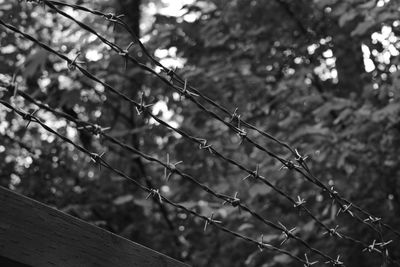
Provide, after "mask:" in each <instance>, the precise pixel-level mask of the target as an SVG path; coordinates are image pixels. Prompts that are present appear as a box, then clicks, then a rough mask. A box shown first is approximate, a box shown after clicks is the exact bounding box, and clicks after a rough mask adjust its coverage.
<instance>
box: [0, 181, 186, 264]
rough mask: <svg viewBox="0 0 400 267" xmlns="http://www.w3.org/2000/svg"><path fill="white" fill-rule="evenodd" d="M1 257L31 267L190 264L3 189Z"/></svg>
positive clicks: (0, 204) (0, 228) (0, 219)
mask: <svg viewBox="0 0 400 267" xmlns="http://www.w3.org/2000/svg"><path fill="white" fill-rule="evenodd" d="M160 234H162V233H160ZM0 255H1V256H3V257H6V258H9V259H12V260H14V261H18V262H21V263H24V264H27V265H30V266H33V267H36V266H37V267H46V266H52V267H54V266H60V267H63V266H66V267H67V266H68V267H75V266H85V267H89V266H93V267H94V266H96V267H101V266H108V267H109V266H112V267H119V266H121V267H130V266H143V267H146V266H156V267H157V266H166V267H169V266H178V267H180V266H188V265H186V264H183V263H181V262H178V261H176V260H174V259H172V258H169V257H168V256H165V255H163V254H160V253H158V252H156V251H153V250H151V249H149V248H146V247H144V246H141V245H139V244H136V243H134V242H131V241H129V240H127V239H124V238H122V237H119V236H117V235H114V234H112V233H110V232H108V231H105V230H103V229H100V228H98V227H96V226H93V225H91V224H88V223H86V222H84V221H82V220H79V219H77V218H74V217H72V216H70V215H67V214H65V213H62V212H60V211H58V210H56V209H53V208H50V207H48V206H46V205H44V204H42V203H39V202H37V201H34V200H32V199H29V198H27V197H24V196H21V195H19V194H16V193H14V192H12V191H10V190H7V189H5V188H3V187H0Z"/></svg>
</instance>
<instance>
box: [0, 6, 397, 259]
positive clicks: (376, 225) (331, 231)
mask: <svg viewBox="0 0 400 267" xmlns="http://www.w3.org/2000/svg"><path fill="white" fill-rule="evenodd" d="M29 2H31V1H29ZM34 2H40V4H42V5H43V8H49V9H50V10H52V11H54V12H55V13H56V14H59V15H61V16H63V17H65V18H66V19H68V20H70V21H72V22H73V23H75V24H77V25H78V26H79V27H80V28H82V29H83V30H85V31H87V32H89V33H91V34H94V35H95V36H96V37H97V38H98V39H99V40H100V41H101V42H103V43H104V44H105V45H107V46H108V47H109V48H110V49H111V50H112V51H114V52H116V53H117V54H118V55H120V56H121V57H122V58H124V60H125V62H126V64H127V62H131V63H133V64H135V65H136V66H138V67H139V68H141V69H142V70H143V71H145V72H148V73H150V74H151V75H152V76H153V77H154V78H156V79H159V80H160V81H162V82H163V84H164V85H165V86H166V87H167V88H169V89H172V90H174V91H175V92H177V93H179V94H180V95H181V96H184V98H183V99H185V100H187V101H190V102H192V103H193V104H194V105H195V106H197V107H198V108H199V109H200V110H202V111H203V112H205V113H206V114H207V115H208V116H209V117H211V118H212V119H214V120H217V121H219V122H221V123H222V124H224V125H225V126H227V128H228V129H229V130H230V131H231V132H233V133H234V134H236V135H238V136H239V137H240V139H241V142H246V143H248V144H250V145H252V146H253V147H255V148H257V149H258V150H260V151H262V152H263V153H265V154H267V155H268V156H269V157H271V158H273V159H274V160H276V161H278V162H279V163H280V164H281V165H282V168H285V169H287V170H288V171H293V172H296V173H298V174H300V175H301V176H302V177H304V178H305V180H306V181H308V182H309V183H311V184H312V185H314V186H316V187H318V188H320V189H321V190H322V191H323V192H324V193H325V194H326V195H327V196H328V197H329V198H330V199H332V201H333V202H335V203H337V204H338V205H339V207H340V209H339V212H338V213H337V215H336V216H339V215H340V214H346V215H347V216H349V217H350V218H352V219H354V220H355V221H356V222H357V223H360V224H362V225H365V226H367V227H368V229H370V230H371V231H372V232H373V233H375V235H376V238H375V239H373V240H372V241H371V242H370V243H365V242H364V241H361V240H358V239H356V238H354V237H352V236H350V235H348V234H346V233H343V232H341V231H340V230H339V228H340V227H339V225H337V226H335V227H332V226H329V225H326V224H325V223H324V222H323V221H322V220H320V219H318V217H317V216H316V215H314V214H313V213H312V212H311V210H310V209H309V208H308V207H307V206H306V202H305V200H304V199H303V198H302V197H301V196H296V197H295V198H293V197H292V196H290V195H289V194H288V193H286V192H285V191H284V190H283V189H281V188H279V187H278V186H277V185H275V184H274V183H273V182H272V181H271V180H269V179H268V178H266V177H264V176H262V175H261V171H262V170H260V168H259V166H258V165H257V166H256V168H255V170H254V169H250V168H249V167H246V166H244V165H243V164H242V163H240V162H238V161H236V160H234V159H232V158H230V157H228V156H226V155H225V154H223V152H221V151H219V150H217V149H215V148H214V147H213V145H212V144H210V142H209V141H208V140H207V137H205V136H192V135H190V134H188V133H187V132H185V131H183V130H182V129H180V128H178V127H174V126H172V125H171V124H169V123H168V122H166V121H165V120H163V119H160V118H159V117H158V116H157V115H154V114H153V112H152V104H150V103H145V97H144V96H143V94H142V95H141V97H140V98H139V100H138V101H135V100H133V99H131V98H130V97H129V96H127V95H125V94H124V93H122V92H121V91H120V90H118V89H116V88H114V87H113V86H111V85H109V84H107V83H106V82H104V81H102V79H101V78H99V77H97V76H96V75H95V74H92V73H91V72H89V71H88V70H87V69H85V68H83V67H82V66H81V65H80V63H79V60H78V56H79V55H77V56H76V57H75V58H73V59H70V58H69V57H67V56H66V55H64V54H62V53H60V52H59V51H57V50H56V49H54V48H52V47H51V46H49V45H47V44H45V43H43V42H41V41H39V40H38V39H37V38H35V37H34V36H32V35H30V34H27V33H26V32H24V31H22V30H20V29H18V28H17V27H16V26H13V25H11V24H8V23H6V22H5V21H3V20H2V19H1V18H0V25H1V26H3V27H4V28H6V29H8V32H10V33H11V34H19V35H21V36H22V37H24V38H26V39H28V40H30V41H31V42H33V43H35V44H37V45H39V46H40V47H41V48H43V49H45V50H46V51H48V52H50V53H51V54H53V55H55V56H57V57H58V58H60V59H61V60H64V61H65V62H66V63H67V65H68V68H69V69H70V70H71V71H73V70H78V71H79V72H81V74H83V75H84V76H86V77H87V78H89V79H90V80H92V81H94V82H95V83H98V84H100V85H102V86H103V87H104V88H105V89H106V90H107V91H109V92H111V93H112V94H114V95H116V96H117V97H118V98H120V99H121V100H123V101H126V102H127V103H129V104H130V105H132V106H133V107H135V108H136V110H137V113H138V114H139V115H141V114H143V115H146V116H149V117H151V118H152V119H154V120H155V121H156V122H157V123H159V124H160V125H161V126H163V127H165V128H166V129H168V130H169V131H171V132H174V133H176V134H178V135H180V136H182V137H183V138H184V139H186V140H188V141H189V142H191V143H193V144H195V145H196V147H198V149H199V150H201V151H204V152H205V153H209V154H211V155H212V156H214V157H217V158H219V159H220V160H222V161H224V162H226V163H227V164H230V165H232V166H235V167H236V168H238V169H239V170H241V171H243V172H244V173H245V174H244V175H243V180H248V179H252V180H254V181H255V182H261V183H263V184H264V185H266V186H267V187H269V188H271V189H272V190H273V191H275V192H276V193H277V194H279V195H280V196H282V197H284V198H285V199H286V200H287V201H288V202H289V203H290V204H291V205H292V207H293V210H294V211H297V210H302V211H304V213H305V214H306V215H307V216H308V217H310V218H311V219H312V220H313V221H315V222H316V225H318V227H319V228H320V229H323V230H324V231H325V233H326V234H325V235H324V236H325V237H326V238H336V239H343V240H346V241H348V242H351V243H353V244H355V245H357V246H358V247H359V248H360V250H362V251H368V252H371V253H377V254H379V255H381V257H382V263H383V264H386V265H387V264H388V263H390V264H396V265H400V263H399V262H397V261H396V260H395V259H393V258H392V257H391V253H390V252H389V250H388V248H387V247H388V245H389V244H390V243H391V242H393V240H385V239H384V238H383V232H382V229H386V230H387V231H389V232H391V233H392V234H393V235H395V236H397V237H400V232H399V231H398V230H396V229H394V228H393V227H391V226H390V225H388V224H387V223H385V222H384V221H383V218H379V217H377V216H374V215H372V214H371V213H369V212H368V211H367V210H365V209H363V208H361V207H360V206H358V205H356V204H355V203H352V202H350V201H349V200H347V199H346V198H344V197H342V196H341V194H340V193H339V192H338V191H337V189H335V188H334V187H332V186H327V185H325V184H324V183H323V182H321V180H320V179H319V178H317V177H316V176H315V175H313V173H312V171H311V169H310V168H309V166H308V164H307V162H306V161H307V157H306V156H304V155H301V154H300V153H299V152H298V150H297V149H295V148H293V147H292V146H290V145H289V144H288V143H286V142H284V141H281V140H279V139H278V138H276V137H274V136H273V135H271V134H269V133H267V132H265V131H263V130H261V129H259V128H258V127H256V126H254V125H252V124H250V123H248V122H246V121H245V120H243V119H242V117H241V115H240V114H239V113H238V110H237V109H236V110H234V111H233V112H230V111H229V110H228V109H227V108H225V107H223V106H221V105H220V104H218V103H217V102H216V101H214V100H212V99H210V98H208V97H207V96H205V95H204V94H202V93H201V92H200V91H199V90H197V89H196V88H195V87H194V86H192V85H191V84H190V83H189V82H188V81H187V80H186V79H184V78H183V77H181V76H179V75H178V74H177V73H176V72H175V71H174V70H171V69H168V68H166V67H165V66H163V65H162V64H161V63H160V62H159V61H157V60H156V59H155V58H154V57H153V56H152V55H151V53H150V52H149V51H148V50H147V49H146V47H145V46H144V44H143V43H142V42H141V41H140V39H139V38H138V37H137V36H136V35H135V33H134V32H133V30H132V29H131V28H130V27H129V26H128V25H127V24H126V23H125V22H124V21H123V20H122V17H121V16H118V15H115V14H106V13H103V12H100V11H97V10H93V9H89V8H86V7H83V6H80V5H73V4H67V3H62V2H57V1H47V0H43V1H34ZM60 7H61V8H62V7H69V8H73V9H75V10H79V11H82V12H88V13H90V14H93V15H95V16H100V17H102V18H104V19H105V20H107V21H109V22H111V23H113V24H115V25H117V26H121V27H122V28H123V29H125V30H126V31H127V32H128V33H129V34H130V35H131V37H132V39H133V40H132V43H131V44H129V46H128V47H127V48H126V49H123V48H121V47H120V46H118V45H117V44H116V43H114V42H112V41H110V40H108V39H107V38H105V37H103V35H102V34H101V33H99V32H97V31H96V30H95V29H94V28H92V27H91V26H89V25H87V24H85V23H83V22H81V21H79V20H77V19H75V18H74V17H72V16H70V15H69V14H68V13H66V12H64V11H63V10H62V9H61V8H60ZM132 45H138V46H139V47H140V49H141V51H142V52H143V53H144V54H145V55H146V56H147V57H148V59H150V62H151V63H152V64H153V65H152V66H149V65H146V64H144V63H141V62H139V60H138V59H136V58H135V57H133V56H132V55H131V54H129V49H130V48H131V47H132ZM156 67H158V68H160V69H161V70H162V72H161V73H159V72H157V71H156V70H155V68H156ZM0 85H1V86H2V87H4V88H6V89H7V90H8V91H9V92H10V94H11V95H12V96H16V95H19V96H21V97H22V98H24V99H25V100H27V101H28V102H31V103H32V104H34V105H36V106H37V107H38V108H39V109H41V110H45V111H48V112H51V113H52V114H54V115H55V116H56V117H57V118H63V119H65V120H66V121H67V122H68V123H71V124H73V125H74V127H76V128H77V129H79V130H85V131H86V132H88V133H89V134H91V135H94V136H102V137H103V138H104V139H106V140H108V141H110V142H111V143H113V144H115V145H117V146H120V147H121V148H123V149H125V150H127V151H128V152H130V153H133V154H135V155H137V156H139V157H141V158H143V159H145V160H147V161H149V162H152V163H155V164H157V165H159V166H161V167H162V168H163V169H164V179H165V180H166V181H168V180H169V179H170V177H171V176H172V175H178V176H180V177H182V178H183V179H185V180H187V181H189V182H191V183H193V184H194V185H196V186H197V187H199V188H200V189H201V190H203V191H205V192H206V193H207V194H209V195H210V196H212V197H214V198H217V199H219V200H221V201H223V203H224V204H229V205H231V206H232V207H234V208H237V209H239V210H242V211H245V212H247V213H248V214H249V215H251V216H252V217H254V218H255V219H256V220H258V221H260V222H261V223H263V224H264V225H266V226H268V227H270V228H272V229H274V230H277V231H279V232H281V233H282V238H281V240H280V241H279V242H278V243H276V242H275V243H267V242H265V241H264V238H263V236H262V235H259V237H258V238H254V237H248V236H245V235H243V234H241V233H240V232H236V231H233V230H231V229H228V228H227V227H225V226H224V224H223V222H222V221H220V220H218V218H216V217H214V214H210V215H209V216H204V215H202V214H200V213H198V212H196V211H194V210H192V209H188V208H187V207H185V206H184V205H181V204H179V203H175V202H173V201H172V200H170V199H169V198H167V197H166V196H164V195H163V194H161V193H160V190H159V189H157V188H152V187H148V186H145V185H143V184H141V183H140V182H138V181H137V180H135V179H134V178H132V177H130V176H129V175H127V174H126V173H124V172H123V171H121V170H119V169H117V168H115V167H113V166H111V165H110V163H109V162H107V161H106V160H104V159H103V157H102V154H98V153H96V152H92V151H89V150H88V149H87V148H85V147H83V146H81V145H79V144H77V143H76V142H74V141H73V140H71V139H69V138H67V137H66V136H64V135H62V134H60V133H58V132H57V131H56V130H54V129H52V128H51V127H50V126H48V125H47V124H46V123H45V122H43V121H42V120H41V119H40V118H39V117H38V116H37V115H36V114H35V112H33V113H29V112H26V111H24V110H22V109H20V108H18V107H17V106H16V105H15V104H13V102H12V101H9V102H7V101H4V100H0V104H2V105H3V106H5V107H7V108H8V109H10V110H11V111H13V112H15V113H16V114H18V115H19V116H20V117H21V118H22V119H24V120H26V121H27V126H28V125H29V124H30V123H31V122H33V123H37V124H38V125H40V126H41V127H42V128H43V129H44V130H46V131H48V132H49V133H51V134H53V135H55V136H57V137H58V138H59V139H60V140H62V141H63V142H66V143H68V144H70V145H72V146H73V147H75V148H76V149H77V150H79V151H81V152H82V153H84V154H85V155H87V156H88V157H89V158H90V159H91V160H92V161H93V162H95V163H96V164H98V165H99V166H103V167H105V168H106V169H108V170H110V171H111V172H113V173H115V174H117V175H119V176H121V177H123V178H125V179H127V180H129V181H131V182H132V183H134V184H135V185H136V186H137V187H138V188H139V189H141V190H142V191H144V192H145V193H147V194H148V197H147V198H152V199H153V200H154V201H157V202H159V203H162V204H167V205H170V206H172V207H174V208H175V209H177V210H180V211H183V212H185V213H187V214H190V215H192V216H194V217H197V218H199V219H201V220H203V221H204V231H206V230H207V226H208V225H210V226H214V227H216V229H218V230H221V231H223V232H225V233H227V234H229V235H231V236H234V237H235V238H240V239H243V240H245V241H247V242H250V243H253V244H254V245H255V246H256V247H258V248H259V249H261V250H262V249H267V250H271V251H274V252H276V253H281V254H285V255H287V256H289V257H291V258H292V259H294V260H296V261H297V262H299V263H301V264H302V265H303V266H312V265H314V264H317V263H318V262H319V261H321V262H322V263H325V264H328V265H331V266H345V262H342V260H341V256H340V255H335V256H330V255H327V254H326V253H324V252H323V251H321V250H319V249H317V248H314V247H312V246H311V245H310V244H309V243H308V242H307V241H305V240H304V239H302V238H301V237H300V236H299V235H297V234H296V228H295V227H293V228H292V227H287V226H285V225H283V224H282V223H280V222H278V223H274V222H273V221H272V220H270V219H267V218H264V217H263V216H262V215H260V214H259V213H258V212H257V211H255V210H253V209H252V208H251V207H249V206H247V205H246V204H245V202H244V201H243V200H242V199H240V198H239V197H238V195H237V193H234V194H232V195H231V196H229V195H226V194H222V193H220V192H217V191H216V190H214V189H213V188H212V187H211V186H207V185H205V184H203V183H201V182H200V181H199V179H196V178H195V177H193V176H191V175H189V174H187V173H185V172H184V171H182V170H181V169H180V168H179V167H178V166H177V165H178V164H179V163H180V162H176V163H172V162H170V160H169V157H167V161H162V160H160V159H158V158H157V157H154V156H151V155H148V154H146V153H144V152H142V151H140V150H138V149H136V148H134V147H132V146H130V145H128V144H126V143H124V142H122V141H120V140H118V139H116V138H114V137H112V136H111V135H108V134H107V133H106V132H105V129H106V127H104V126H100V125H97V124H94V123H90V122H85V121H81V120H78V119H76V118H74V117H72V116H70V115H68V114H66V113H65V112H62V111H59V110H56V109H53V108H51V107H50V106H48V105H46V104H44V103H41V102H40V101H38V100H36V99H35V98H33V97H32V96H30V95H28V94H26V93H24V92H23V90H20V89H18V86H17V84H16V83H15V82H14V81H11V82H9V81H0ZM199 99H201V100H202V101H204V102H205V103H207V104H208V105H211V106H212V107H213V108H214V110H218V111H219V112H221V113H222V114H224V116H222V115H219V114H217V113H216V112H215V111H214V110H213V109H211V108H209V107H207V106H206V105H204V104H202V103H201V102H200V101H199ZM182 101H183V100H182ZM249 130H251V131H255V132H256V133H257V134H259V135H261V136H263V137H265V138H266V139H268V140H269V141H272V142H274V143H276V144H278V145H280V146H281V147H283V148H285V149H287V150H288V151H289V152H290V153H291V155H292V156H291V158H289V159H286V158H283V157H281V156H279V155H278V154H276V153H274V152H273V151H271V150H270V149H269V148H268V147H267V146H265V145H260V144H259V143H258V142H256V141H254V140H253V139H252V138H250V137H249V136H248V132H247V131H249ZM289 239H293V240H294V241H296V242H297V243H298V244H299V245H301V246H303V247H305V248H306V249H307V250H308V254H305V255H304V257H299V256H298V255H295V254H294V253H292V252H290V251H288V250H285V249H284V248H282V247H283V246H284V245H285V243H286V241H287V240H289ZM311 255H312V256H311ZM312 257H318V261H317V260H311V258H312Z"/></svg>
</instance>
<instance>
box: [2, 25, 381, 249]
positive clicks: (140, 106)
mask: <svg viewBox="0 0 400 267" xmlns="http://www.w3.org/2000/svg"><path fill="white" fill-rule="evenodd" d="M0 24H2V25H3V26H5V27H6V28H8V29H11V30H12V31H15V32H18V33H19V34H22V35H23V36H24V37H26V38H28V39H29V40H31V41H33V42H35V43H37V44H39V45H40V46H41V47H43V48H44V49H46V50H48V51H50V52H52V53H53V54H56V55H57V56H59V57H60V58H62V59H64V60H66V61H67V62H68V65H69V66H70V67H72V66H73V67H74V68H77V69H79V70H80V71H81V72H82V73H83V74H84V75H85V76H87V77H89V78H90V79H92V80H94V81H96V82H98V83H100V84H102V85H103V86H104V87H105V88H107V89H110V90H111V91H112V92H113V93H116V94H117V95H119V96H120V97H122V98H123V99H125V100H127V101H129V102H131V103H133V104H134V105H135V106H136V108H137V110H138V113H142V112H146V114H148V115H149V116H151V117H152V118H153V119H155V120H156V121H157V122H158V123H160V124H162V125H164V126H166V127H168V128H169V129H171V130H173V131H175V132H177V133H179V134H180V135H182V136H184V137H186V138H188V139H190V140H192V141H193V142H195V143H197V144H198V145H199V148H200V149H207V150H208V151H210V152H212V153H213V154H215V155H217V156H219V157H220V158H222V159H224V160H225V161H227V162H229V163H230V164H233V165H235V166H237V167H239V168H240V169H242V170H244V171H246V172H247V173H248V176H247V178H248V177H254V178H256V179H259V180H261V181H262V182H263V183H265V184H266V185H268V186H270V187H271V188H273V189H274V190H275V191H276V192H278V193H279V194H281V195H283V196H285V197H286V198H287V199H288V200H290V201H291V202H292V203H293V204H294V206H295V207H302V208H303V209H304V210H305V211H306V213H307V214H309V215H310V216H311V217H312V218H313V219H314V220H316V221H317V223H318V219H317V218H316V217H314V216H313V215H312V214H311V212H310V211H308V209H306V208H305V207H304V205H298V204H299V203H298V201H295V200H294V199H292V198H291V197H290V196H288V195H287V194H285V193H284V192H283V191H281V190H280V189H278V188H276V187H274V185H273V184H272V183H270V182H269V181H268V180H266V179H265V178H264V177H262V176H260V175H258V173H257V175H255V171H251V170H249V169H247V168H246V167H244V166H242V165H240V164H239V163H237V162H235V161H233V160H232V159H229V158H226V157H225V156H223V155H222V154H220V153H219V152H217V151H216V150H215V149H214V148H213V147H212V146H211V145H209V144H207V141H206V140H205V139H199V138H195V137H192V136H190V135H188V134H186V133H185V132H183V131H181V130H179V129H176V128H174V127H172V126H171V125H169V124H167V123H166V122H164V121H162V120H160V119H158V118H157V117H156V116H154V115H153V114H152V112H151V111H150V110H149V109H148V108H149V106H150V105H146V104H144V102H143V98H141V101H140V103H137V102H135V101H133V100H132V99H130V98H129V97H127V96H125V95H123V94H122V93H120V92H118V91H117V90H116V89H114V88H112V87H111V86H110V85H108V84H106V83H104V82H102V81H101V80H100V79H98V78H97V77H95V76H93V75H92V74H90V73H89V72H88V71H87V70H85V69H83V68H81V67H80V66H79V65H78V63H77V62H76V59H74V60H70V59H69V58H68V57H66V56H64V55H62V54H60V53H58V52H57V51H55V50H54V49H52V48H51V47H49V46H47V45H46V44H43V43H41V42H40V41H38V40H36V39H35V38H34V37H32V36H30V35H28V34H26V33H23V32H22V31H19V30H18V29H17V28H15V27H14V26H12V25H9V24H6V23H4V22H3V21H1V20H0ZM299 201H300V197H299ZM345 209H346V208H345ZM347 209H348V207H347ZM345 211H346V210H344V212H345ZM318 224H319V225H321V224H320V223H318ZM322 225H323V224H322ZM325 228H326V230H327V232H328V233H330V234H331V235H336V234H337V233H338V232H337V231H336V229H335V231H333V229H332V228H327V227H326V226H325ZM381 243H382V244H383V243H385V242H384V241H382V242H381Z"/></svg>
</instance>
